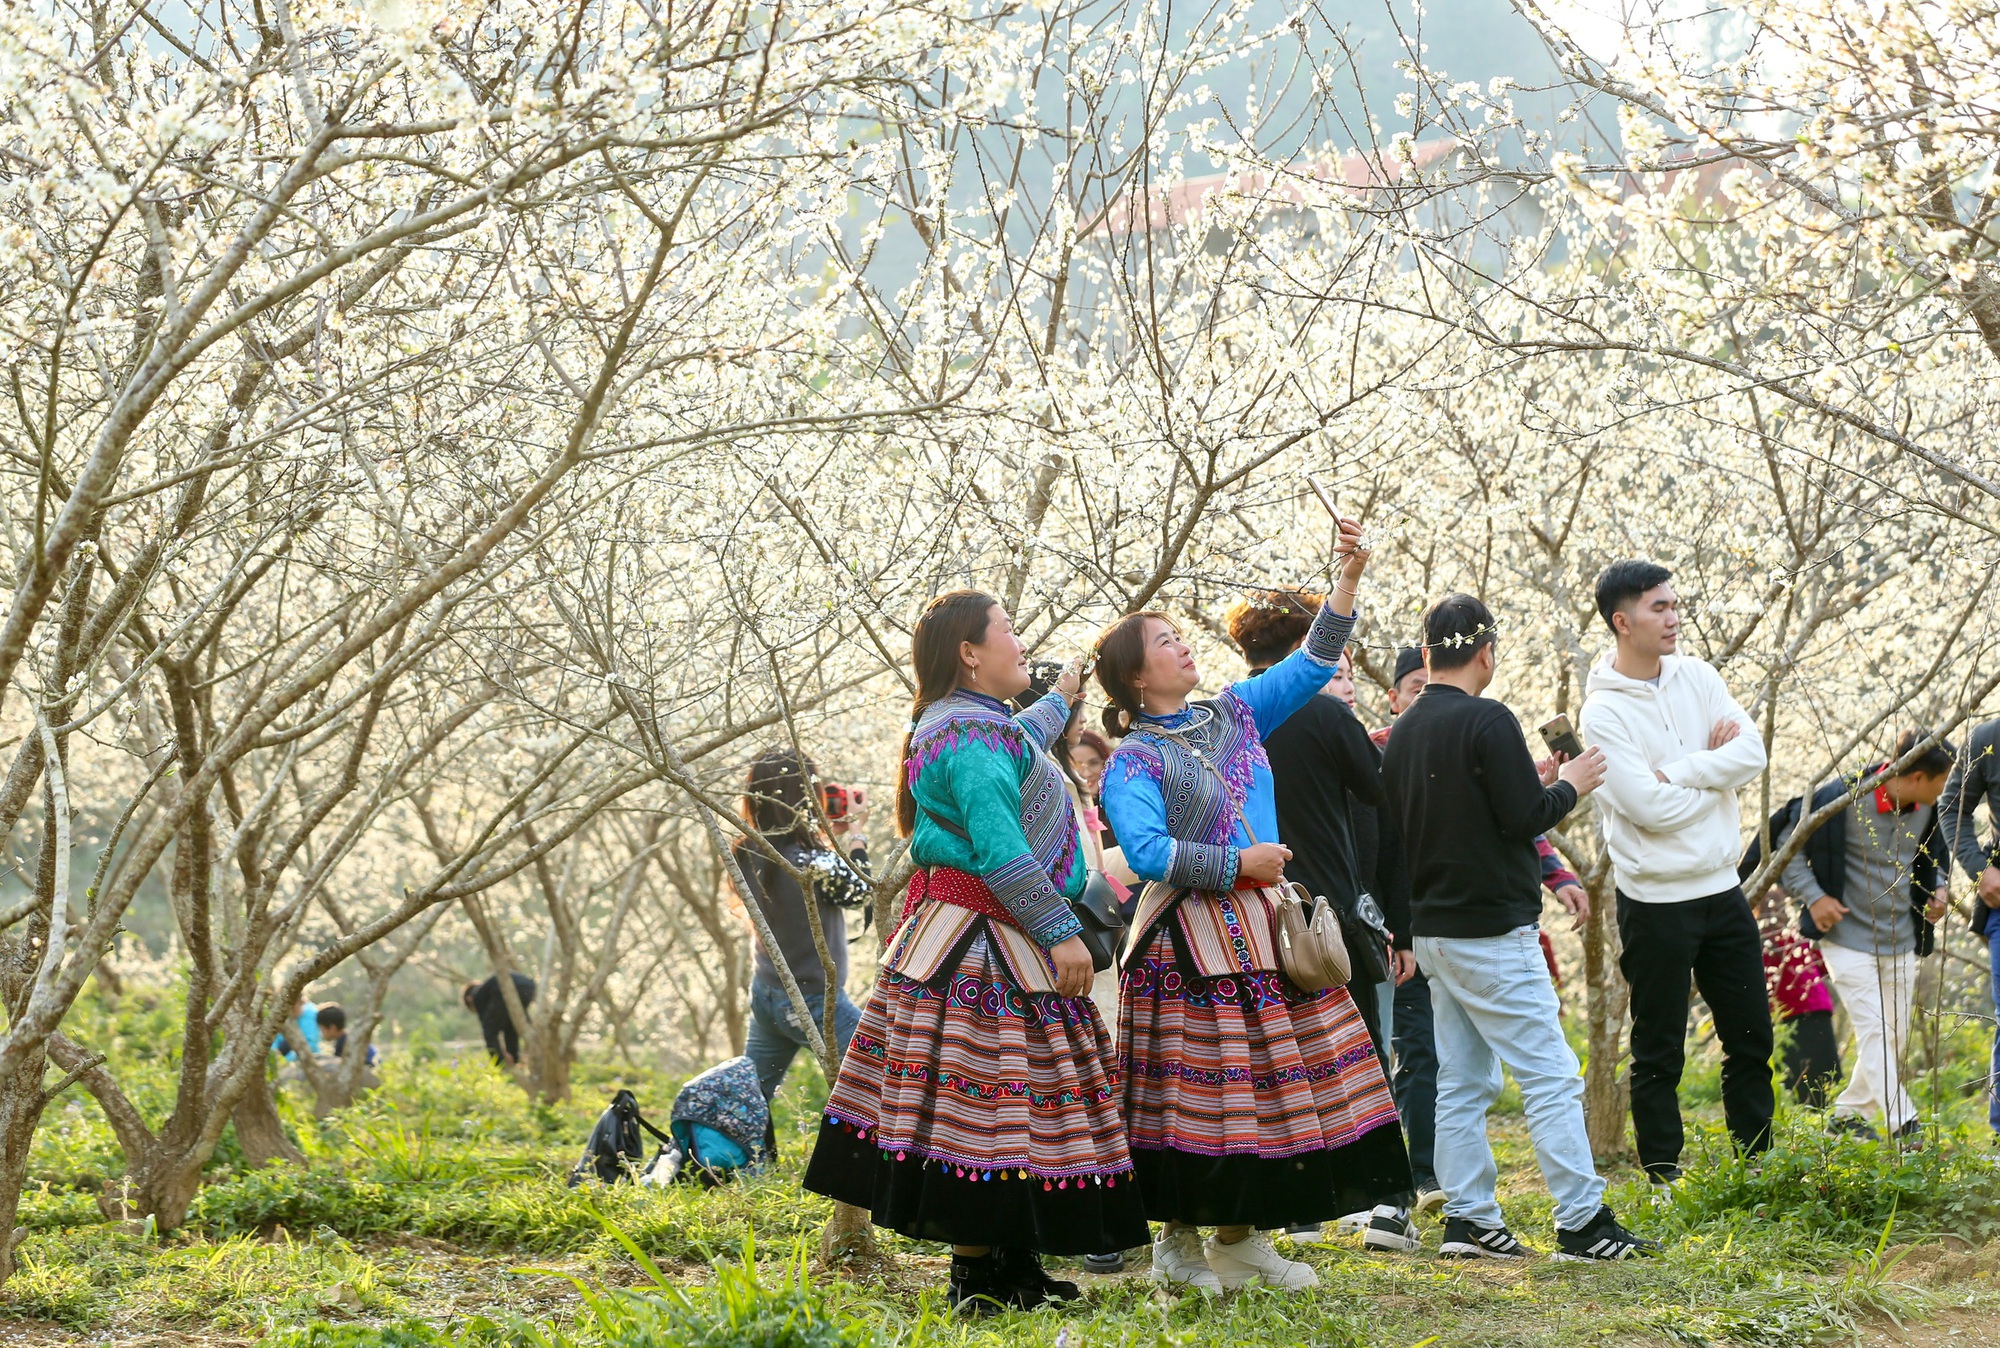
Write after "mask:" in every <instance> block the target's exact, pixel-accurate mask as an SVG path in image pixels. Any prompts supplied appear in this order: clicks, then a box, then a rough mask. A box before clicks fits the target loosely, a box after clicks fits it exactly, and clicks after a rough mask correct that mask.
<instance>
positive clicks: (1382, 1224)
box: [1361, 1203, 1424, 1254]
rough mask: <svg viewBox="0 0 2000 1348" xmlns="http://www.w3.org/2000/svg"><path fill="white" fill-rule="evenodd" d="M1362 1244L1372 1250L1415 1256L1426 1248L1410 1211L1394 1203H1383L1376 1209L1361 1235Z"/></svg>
mask: <svg viewBox="0 0 2000 1348" xmlns="http://www.w3.org/2000/svg"><path fill="white" fill-rule="evenodd" d="M1361 1243H1362V1244H1363V1245H1365V1246H1367V1247H1368V1248H1369V1249H1371V1250H1394V1251H1395V1252H1396V1253H1397V1254H1413V1253H1415V1252H1416V1251H1418V1250H1421V1249H1422V1248H1424V1240H1423V1237H1422V1236H1420V1235H1418V1234H1417V1224H1416V1223H1415V1222H1413V1221H1411V1220H1410V1213H1409V1210H1408V1209H1407V1208H1399V1207H1397V1206H1396V1205H1395V1204H1393V1203H1383V1204H1381V1205H1379V1206H1378V1207H1377V1208H1376V1209H1375V1211H1374V1213H1373V1215H1371V1216H1370V1217H1369V1219H1368V1226H1367V1228H1366V1229H1364V1230H1363V1231H1362V1233H1361Z"/></svg>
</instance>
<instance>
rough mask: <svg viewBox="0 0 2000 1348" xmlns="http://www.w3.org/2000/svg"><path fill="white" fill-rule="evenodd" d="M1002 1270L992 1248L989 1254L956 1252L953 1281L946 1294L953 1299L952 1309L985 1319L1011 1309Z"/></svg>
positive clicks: (973, 1317) (952, 1267)
mask: <svg viewBox="0 0 2000 1348" xmlns="http://www.w3.org/2000/svg"><path fill="white" fill-rule="evenodd" d="M998 1269H999V1262H998V1260H996V1259H995V1258H994V1255H993V1252H992V1251H991V1250H989V1251H987V1252H986V1253H985V1254H955V1255H953V1256H952V1257H951V1284H950V1287H949V1289H948V1290H947V1291H946V1293H945V1295H946V1296H947V1297H949V1298H950V1299H951V1308H952V1309H953V1310H954V1311H957V1312H958V1313H959V1314H960V1315H963V1316H965V1317H966V1318H968V1319H972V1320H984V1319H985V1318H986V1317H987V1316H989V1315H998V1314H1000V1313H1001V1312H1002V1311H1004V1310H1006V1309H1008V1302H1007V1299H1006V1293H1005V1292H1004V1291H1002V1290H1001V1287H1000V1284H999V1281H998V1277H997V1274H998Z"/></svg>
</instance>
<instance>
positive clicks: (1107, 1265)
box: [1083, 1250, 1125, 1278]
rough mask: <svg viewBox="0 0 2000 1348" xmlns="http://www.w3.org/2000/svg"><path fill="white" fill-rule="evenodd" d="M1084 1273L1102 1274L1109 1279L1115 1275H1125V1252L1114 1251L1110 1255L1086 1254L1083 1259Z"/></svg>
mask: <svg viewBox="0 0 2000 1348" xmlns="http://www.w3.org/2000/svg"><path fill="white" fill-rule="evenodd" d="M1083 1271H1084V1272H1085V1273H1096V1274H1101V1275H1102V1276H1104V1277H1107V1278H1108V1277H1110V1276H1111V1275H1112V1274H1114V1273H1123V1272H1124V1271H1125V1251H1123V1250H1113V1251H1112V1252H1111V1253H1110V1254H1086V1255H1085V1256H1084V1257H1083Z"/></svg>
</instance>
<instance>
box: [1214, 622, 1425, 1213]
mask: <svg viewBox="0 0 2000 1348" xmlns="http://www.w3.org/2000/svg"><path fill="white" fill-rule="evenodd" d="M1320 602H1321V597H1320V596H1319V595H1316V594H1311V593H1309V592H1307V591H1304V590H1266V591H1263V592H1262V593H1259V594H1253V595H1250V596H1248V597H1246V598H1245V599H1244V600H1242V601H1241V602H1240V603H1238V604H1236V605H1235V606H1234V607H1232V608H1231V609H1230V610H1229V618H1228V622H1229V635H1230V637H1231V638H1232V639H1233V640H1234V641H1235V642H1236V644H1237V645H1238V646H1239V647H1240V648H1242V651H1243V658H1244V660H1245V661H1246V662H1248V664H1249V665H1250V670H1251V673H1252V674H1261V673H1262V672H1263V671H1264V670H1266V669H1269V668H1270V667H1271V666H1272V665H1275V664H1277V663H1278V661H1280V660H1282V659H1284V658H1285V657H1286V656H1288V655H1290V654H1291V653H1292V652H1293V651H1295V650H1297V649H1298V648H1299V646H1300V644H1301V643H1302V642H1304V640H1305V636H1306V630H1307V629H1308V628H1309V627H1311V626H1312V621H1313V617H1314V615H1316V614H1317V613H1318V612H1319V606H1320ZM1346 665H1347V661H1346V657H1345V656H1344V655H1343V656H1342V659H1341V671H1340V673H1337V674H1336V675H1335V676H1334V680H1330V681H1329V687H1331V686H1333V683H1334V682H1336V681H1338V680H1339V678H1340V677H1341V674H1342V673H1345V671H1346ZM1346 687H1347V690H1348V691H1349V692H1350V693H1351V692H1352V690H1353V685H1352V683H1349V684H1347V685H1346ZM1264 752H1265V753H1266V755H1268V756H1269V758H1270V760H1271V784H1272V787H1273V790H1274V794H1275V796H1276V802H1277V809H1278V832H1279V835H1280V836H1282V837H1283V838H1284V839H1285V844H1286V846H1288V847H1290V848H1291V849H1292V856H1291V859H1290V860H1289V861H1287V862H1286V863H1285V873H1286V878H1288V879H1291V880H1296V881H1297V882H1298V883H1300V884H1302V885H1304V886H1305V887H1306V889H1307V890H1308V891H1309V892H1310V893H1312V894H1315V895H1318V896H1321V897H1323V898H1325V899H1327V900H1329V901H1330V902H1332V903H1334V904H1336V905H1338V906H1339V907H1340V908H1341V910H1342V911H1343V912H1344V913H1349V914H1355V915H1357V917H1358V918H1359V919H1360V921H1359V922H1358V923H1355V924H1350V925H1360V926H1366V925H1367V924H1368V922H1369V921H1370V920H1372V921H1374V922H1375V923H1376V924H1378V925H1380V926H1381V928H1382V931H1383V939H1382V940H1381V942H1380V946H1379V948H1378V949H1376V950H1373V951H1362V950H1358V949H1350V950H1349V952H1348V953H1349V955H1350V956H1351V958H1352V960H1353V967H1354V977H1353V979H1352V980H1351V981H1350V982H1349V983H1348V985H1347V986H1348V991H1349V992H1350V993H1351V994H1353V997H1354V1005H1355V1009H1356V1010H1358V1011H1360V1012H1361V1019H1362V1020H1363V1022H1365V1023H1366V1024H1367V1026H1368V1037H1369V1038H1370V1039H1372V1040H1373V1041H1374V1043H1375V1051H1376V1053H1377V1054H1379V1055H1380V1056H1381V1058H1382V1070H1383V1072H1384V1074H1387V1072H1388V1070H1389V1059H1388V1049H1389V1037H1388V1030H1387V1027H1386V1025H1385V1023H1384V1022H1385V1020H1386V1014H1385V1013H1386V1012H1387V1010H1388V1007H1389V1004H1390V999H1391V997H1392V996H1393V994H1394V991H1395V980H1394V977H1393V969H1394V964H1393V958H1394V957H1393V955H1392V954H1391V953H1390V951H1389V949H1388V945H1389V942H1388V940H1387V926H1386V924H1383V923H1382V912H1381V909H1380V907H1379V906H1378V905H1377V902H1376V900H1375V897H1374V896H1373V895H1372V894H1370V893H1369V892H1368V890H1367V888H1366V887H1365V886H1364V885H1363V883H1362V880H1361V871H1360V864H1359V857H1358V854H1357V850H1356V846H1355V833H1354V825H1355V814H1356V812H1357V810H1359V811H1368V812H1372V811H1373V810H1374V809H1375V807H1376V806H1378V805H1380V804H1381V803H1382V778H1381V773H1380V764H1381V755H1380V754H1378V753H1377V752H1376V749H1375V745H1374V742H1373V741H1372V740H1370V739H1369V738H1368V731H1367V729H1366V728H1364V727H1363V726H1362V724H1361V722H1360V721H1359V720H1358V719H1356V717H1355V715H1354V711H1353V709H1352V708H1351V707H1349V706H1348V704H1347V703H1346V702H1345V701H1343V700H1341V699H1340V698H1339V697H1337V696H1334V695H1333V694H1331V693H1327V692H1322V693H1320V694H1319V695H1318V696H1317V697H1314V698H1313V699H1312V700H1311V701H1309V702H1307V703H1306V705H1305V706H1303V707H1301V708H1300V709H1299V710H1298V711H1296V712H1293V713H1292V715H1291V716H1290V717H1289V718H1288V719H1287V720H1286V721H1285V723H1284V724H1283V725H1281V726H1279V727H1277V728H1276V729H1275V730H1272V731H1271V732H1270V733H1269V734H1267V735H1266V736H1265V737H1264ZM1362 939H1364V940H1367V939H1369V938H1368V937H1366V936H1364V937H1363V938H1362ZM1415 1197H1416V1196H1415V1194H1408V1195H1404V1196H1403V1197H1401V1198H1400V1199H1399V1200H1397V1201H1395V1202H1390V1203H1383V1204H1380V1205H1378V1206H1377V1207H1376V1208H1375V1210H1374V1211H1373V1212H1371V1213H1367V1214H1355V1217H1354V1218H1353V1219H1344V1220H1357V1221H1358V1219H1359V1218H1361V1217H1362V1216H1364V1215H1365V1217H1366V1219H1367V1220H1366V1221H1365V1222H1362V1223H1360V1224H1361V1225H1362V1226H1363V1230H1362V1243H1363V1244H1365V1245H1366V1246H1368V1247H1369V1248H1371V1249H1378V1250H1397V1251H1401V1252H1404V1253H1408V1252H1411V1251H1414V1250H1417V1249H1419V1248H1421V1246H1422V1244H1423V1242H1422V1241H1421V1240H1420V1239H1419V1238H1418V1235H1417V1228H1416V1225H1415V1223H1414V1222H1413V1221H1412V1220H1411V1218H1410V1212H1409V1205H1410V1203H1411V1202H1412V1201H1413V1200H1414V1199H1415Z"/></svg>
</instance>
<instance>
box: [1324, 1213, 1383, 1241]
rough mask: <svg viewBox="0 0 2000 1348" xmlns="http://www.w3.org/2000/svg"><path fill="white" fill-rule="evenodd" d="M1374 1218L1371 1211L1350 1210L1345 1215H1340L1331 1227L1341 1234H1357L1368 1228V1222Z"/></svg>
mask: <svg viewBox="0 0 2000 1348" xmlns="http://www.w3.org/2000/svg"><path fill="white" fill-rule="evenodd" d="M1374 1219H1375V1214H1374V1213H1373V1212H1350V1213H1348V1214H1347V1215H1346V1216H1345V1217H1342V1218H1341V1219H1340V1220H1339V1221H1337V1222H1335V1223H1334V1224H1333V1229H1334V1231H1335V1232H1337V1233H1338V1234H1340V1235H1343V1236H1352V1235H1358V1234H1359V1233H1361V1232H1363V1231H1366V1230H1367V1229H1368V1223H1369V1222H1371V1221H1373V1220H1374Z"/></svg>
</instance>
